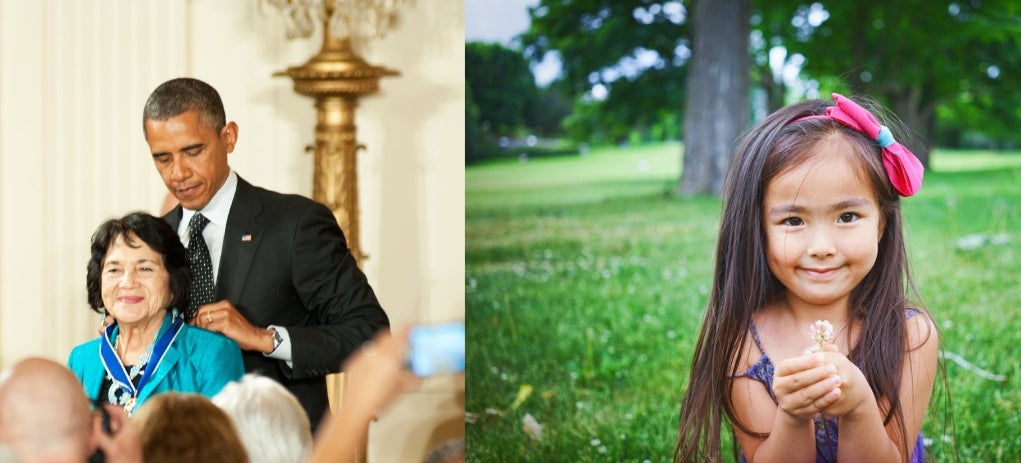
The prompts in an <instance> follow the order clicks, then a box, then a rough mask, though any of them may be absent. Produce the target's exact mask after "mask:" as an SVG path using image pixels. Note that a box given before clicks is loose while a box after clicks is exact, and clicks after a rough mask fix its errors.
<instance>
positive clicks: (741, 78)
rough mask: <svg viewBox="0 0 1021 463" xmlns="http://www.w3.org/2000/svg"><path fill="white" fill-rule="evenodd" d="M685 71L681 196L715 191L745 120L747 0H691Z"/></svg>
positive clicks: (747, 58) (746, 102) (747, 59)
mask: <svg viewBox="0 0 1021 463" xmlns="http://www.w3.org/2000/svg"><path fill="white" fill-rule="evenodd" d="M691 8H692V16H691V18H692V20H691V21H692V22H691V28H692V52H691V74H690V77H689V81H688V98H687V104H686V108H685V111H684V161H683V173H682V174H681V181H680V184H679V186H678V191H679V193H680V194H681V195H685V196H688V195H694V194H702V193H712V194H717V195H718V194H720V193H721V192H722V191H723V185H724V181H725V177H726V173H727V167H728V165H729V164H730V160H731V159H732V157H733V153H734V148H735V146H736V145H735V142H736V140H737V138H738V136H740V134H741V132H743V131H744V130H745V128H746V127H747V124H748V72H749V66H750V57H749V53H748V34H749V32H750V30H749V29H750V26H749V22H750V9H749V4H748V0H696V1H694V2H693V3H692V7H691Z"/></svg>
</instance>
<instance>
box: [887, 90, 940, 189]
mask: <svg viewBox="0 0 1021 463" xmlns="http://www.w3.org/2000/svg"><path fill="white" fill-rule="evenodd" d="M922 93H923V91H922V89H921V88H919V87H917V86H911V87H907V88H901V91H898V92H895V93H892V94H889V95H887V98H888V101H890V105H891V108H890V109H891V110H892V111H893V113H894V115H896V116H897V118H899V119H900V122H901V123H902V124H903V125H904V129H905V130H907V131H909V133H900V134H898V133H897V132H896V131H894V137H899V138H898V140H897V141H898V142H901V144H903V145H904V146H907V147H908V149H909V150H911V152H912V153H914V154H915V156H917V157H918V160H919V161H921V162H922V166H924V167H925V168H926V169H928V168H929V152H930V150H931V149H932V139H933V134H934V131H935V129H936V117H935V107H934V106H935V105H933V104H932V103H924V102H925V101H931V100H930V99H929V98H927V97H924V96H922Z"/></svg>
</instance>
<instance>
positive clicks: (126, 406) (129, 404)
mask: <svg viewBox="0 0 1021 463" xmlns="http://www.w3.org/2000/svg"><path fill="white" fill-rule="evenodd" d="M134 408H135V398H134V397H131V398H129V399H128V401H127V402H125V403H124V411H125V412H127V413H128V416H131V410H134Z"/></svg>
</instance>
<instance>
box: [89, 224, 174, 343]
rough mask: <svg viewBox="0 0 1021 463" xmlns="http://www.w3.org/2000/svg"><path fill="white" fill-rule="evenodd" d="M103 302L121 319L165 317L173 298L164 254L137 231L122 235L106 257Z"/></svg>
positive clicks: (143, 322)
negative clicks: (139, 236) (150, 244)
mask: <svg viewBox="0 0 1021 463" xmlns="http://www.w3.org/2000/svg"><path fill="white" fill-rule="evenodd" d="M102 284H103V289H102V294H103V305H104V306H105V307H106V310H107V311H108V312H109V313H110V315H112V316H113V318H114V319H115V320H117V323H120V324H122V325H140V326H144V325H146V324H147V322H150V321H152V320H153V318H154V317H159V318H161V319H162V317H163V315H164V314H165V313H166V310H167V308H168V307H167V306H168V305H169V304H170V301H171V300H172V299H173V298H172V297H171V294H170V273H169V272H167V269H166V267H164V266H163V256H162V255H160V254H159V253H158V252H156V251H154V250H153V249H152V248H150V247H149V245H148V244H146V243H145V242H144V241H142V240H141V239H139V238H138V237H137V236H135V235H133V234H132V235H129V236H127V239H125V236H124V235H121V236H118V237H117V238H116V239H115V240H114V242H113V243H112V244H111V245H110V249H109V250H108V251H107V253H106V257H105V258H104V259H103V270H102Z"/></svg>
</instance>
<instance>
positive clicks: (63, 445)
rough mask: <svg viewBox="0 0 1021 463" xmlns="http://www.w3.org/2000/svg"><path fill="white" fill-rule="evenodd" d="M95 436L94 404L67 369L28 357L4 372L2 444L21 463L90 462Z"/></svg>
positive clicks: (0, 413) (1, 384)
mask: <svg viewBox="0 0 1021 463" xmlns="http://www.w3.org/2000/svg"><path fill="white" fill-rule="evenodd" d="M91 436H92V411H91V408H90V405H89V400H88V399H87V398H86V397H85V393H84V392H83V391H82V386H81V383H79V382H78V378H75V376H74V374H73V373H71V371H70V370H68V369H67V368H66V367H64V366H63V365H61V364H59V363H56V362H53V361H50V360H46V359H41V358H28V359H25V360H22V361H20V362H18V363H16V364H14V365H13V366H11V367H9V368H7V369H6V370H4V371H3V372H2V373H0V444H3V445H5V446H7V447H8V449H10V450H11V451H12V452H13V453H14V454H16V455H17V456H18V459H19V461H21V462H23V463H28V462H32V461H53V462H56V461H85V459H86V458H88V456H89V454H91V453H92V451H93V450H95V443H94V442H93V441H92V439H91Z"/></svg>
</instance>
